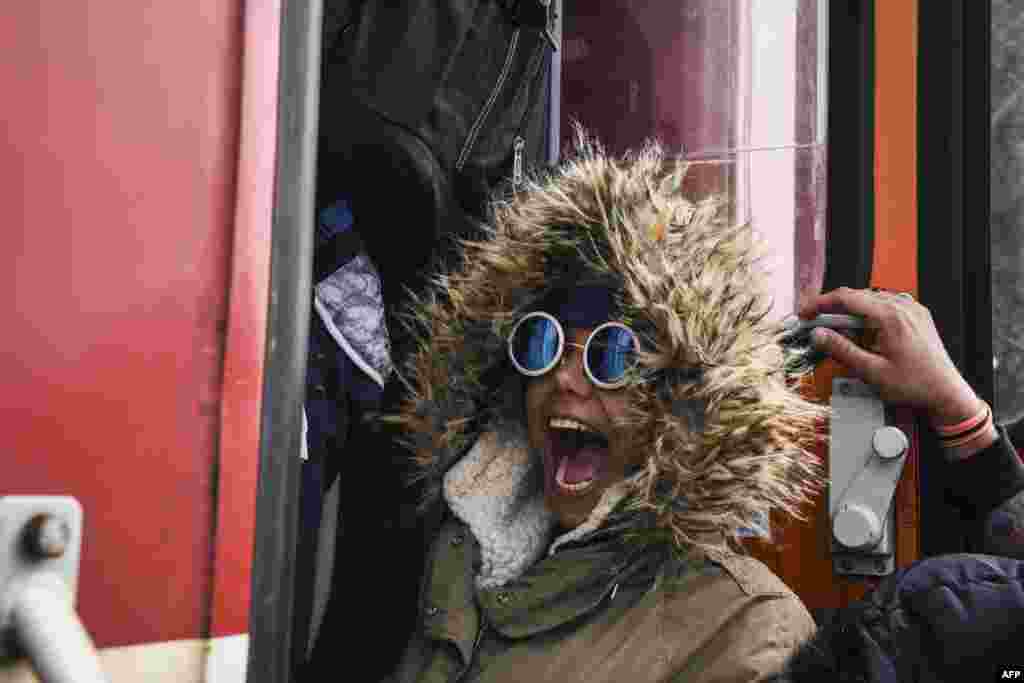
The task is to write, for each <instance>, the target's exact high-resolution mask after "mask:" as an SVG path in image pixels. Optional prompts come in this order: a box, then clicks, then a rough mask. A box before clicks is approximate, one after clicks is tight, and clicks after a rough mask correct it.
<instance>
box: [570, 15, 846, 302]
mask: <svg viewBox="0 0 1024 683" xmlns="http://www.w3.org/2000/svg"><path fill="white" fill-rule="evenodd" d="M827 4H828V3H827V1H826V0H683V1H682V2H675V3H665V2H662V1H661V0H646V1H641V0H630V1H629V2H626V1H625V0H604V1H602V2H600V3H596V2H585V1H583V0H566V2H565V7H564V10H565V18H564V23H563V32H564V33H563V40H564V49H563V52H562V60H563V63H562V104H561V111H562V117H563V122H562V131H563V140H562V143H563V147H564V146H565V145H566V144H567V143H568V141H569V140H568V137H569V135H570V134H571V127H570V126H569V125H568V123H569V121H571V120H573V119H575V120H579V121H580V122H582V123H583V124H584V125H585V126H586V127H587V128H589V129H590V130H592V131H593V132H595V133H597V135H598V136H599V137H600V139H601V140H602V141H603V142H604V143H605V144H606V145H607V146H608V147H609V148H611V149H612V150H615V151H617V152H622V151H625V150H626V149H629V148H633V147H636V146H639V145H640V144H641V143H642V142H643V140H644V139H646V138H648V137H651V136H657V137H658V138H660V139H661V140H662V142H664V143H665V144H666V146H667V147H668V148H669V149H671V150H675V151H677V152H682V153H683V154H685V156H686V157H687V158H689V159H691V160H693V161H694V164H695V165H694V166H693V168H692V171H691V175H690V177H689V179H688V182H689V183H690V184H691V186H692V187H693V189H695V190H697V191H700V192H718V193H724V194H726V195H727V196H729V197H730V198H731V199H732V201H733V211H734V212H735V214H736V216H735V217H736V218H737V219H738V220H750V221H752V222H753V225H754V227H755V228H756V229H758V230H760V231H761V232H762V233H763V234H765V235H766V237H767V238H768V239H769V241H770V243H771V244H772V246H773V249H772V253H773V257H774V261H773V262H772V263H771V264H770V266H771V267H772V272H773V277H774V279H775V287H774V289H775V313H776V315H777V316H778V317H782V316H784V315H787V314H789V313H790V312H792V310H793V308H794V306H795V303H796V300H797V297H798V296H799V293H800V292H801V291H804V290H812V291H819V290H820V288H821V284H822V280H823V277H824V270H825V262H824V256H825V248H824V247H825V198H826V186H825V180H826V165H825V162H826V144H825V121H826V108H825V105H826V92H825V77H826V73H827V72H826V66H827V65H826V63H825V55H826V52H827V50H826V45H827V43H826V38H827V36H826V27H827V24H828V22H827V16H826V15H825V11H826V8H827Z"/></svg>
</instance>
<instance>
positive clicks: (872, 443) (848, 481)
mask: <svg viewBox="0 0 1024 683" xmlns="http://www.w3.org/2000/svg"><path fill="white" fill-rule="evenodd" d="M908 449H909V440H908V439H907V436H906V435H905V434H904V433H903V432H902V431H901V430H900V429H899V428H897V427H892V426H888V425H886V423H885V405H884V404H883V403H882V399H881V398H880V397H879V396H878V394H877V393H876V392H875V390H874V389H873V388H872V387H871V386H869V385H867V384H865V383H864V382H860V381H858V380H854V379H848V378H838V379H835V380H833V382H832V428H831V435H830V442H829V482H830V483H829V519H830V524H831V527H832V563H833V567H834V569H835V572H836V573H837V574H863V575H872V576H884V575H886V574H890V573H892V571H893V570H894V568H895V557H894V549H895V521H894V515H893V508H892V501H893V495H894V494H895V492H896V485H897V484H898V483H899V480H900V476H901V474H902V472H903V466H904V463H905V462H906V459H907V452H908Z"/></svg>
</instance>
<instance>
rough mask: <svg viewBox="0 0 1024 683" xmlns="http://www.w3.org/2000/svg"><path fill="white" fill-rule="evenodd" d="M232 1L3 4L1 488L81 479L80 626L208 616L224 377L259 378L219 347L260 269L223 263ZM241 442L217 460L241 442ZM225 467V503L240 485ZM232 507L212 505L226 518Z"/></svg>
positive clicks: (164, 635) (180, 627)
mask: <svg viewBox="0 0 1024 683" xmlns="http://www.w3.org/2000/svg"><path fill="white" fill-rule="evenodd" d="M241 8H242V3H241V2H239V1H238V0H219V1H215V2H211V1H209V0H182V1H180V2H172V3H141V4H140V3H123V2H114V1H112V0H89V1H88V2H84V3H70V4H69V3H64V2H55V1H54V0H40V1H39V2H32V3H5V4H4V6H3V10H2V11H0V15H2V16H0V44H3V45H4V51H5V55H6V57H5V59H3V60H0V91H2V92H3V93H5V97H4V121H5V122H4V126H5V131H4V143H3V145H2V146H0V183H2V184H3V187H4V193H3V194H4V198H5V199H4V219H3V223H4V229H3V230H2V231H0V259H2V264H3V265H2V267H0V272H2V273H3V275H0V277H2V278H4V279H3V280H2V281H0V285H3V286H4V290H5V296H3V297H0V319H2V320H3V321H4V323H3V330H4V343H3V349H4V350H3V352H2V353H0V377H3V397H2V399H0V424H2V425H3V428H2V429H0V453H2V454H3V455H2V458H3V467H2V474H0V493H2V494H5V495H6V494H66V495H73V496H75V497H77V498H78V499H79V501H81V503H82V505H83V507H84V511H85V537H84V546H83V553H82V565H81V578H80V583H79V595H78V605H79V611H80V613H81V615H82V619H83V621H84V623H85V625H86V627H87V628H88V630H89V631H90V632H91V634H92V636H93V638H94V640H95V641H96V644H97V645H98V646H99V647H108V646H119V645H128V644H134V643H144V642H153V641H165V640H172V639H178V638H195V637H202V636H205V635H206V634H207V632H208V627H209V621H210V618H211V604H210V603H211V594H212V585H211V584H212V581H213V576H214V560H213V558H214V547H213V527H214V516H215V514H216V513H217V512H218V509H217V508H215V507H214V505H213V502H214V498H213V490H214V487H215V483H216V482H215V481H214V479H213V473H214V465H215V462H216V458H217V457H218V448H219V446H218V443H219V439H221V438H222V437H223V436H224V434H221V433H220V427H221V420H222V414H221V411H222V407H221V401H222V393H221V382H222V379H223V378H224V376H225V375H229V376H230V378H231V381H232V382H236V383H237V382H251V383H253V384H255V385H258V384H259V366H258V365H256V366H253V365H252V364H245V363H242V364H241V365H239V364H238V362H237V361H235V360H233V359H231V360H229V362H228V367H229V368H230V370H229V371H228V372H227V373H225V369H224V367H223V357H224V353H225V331H226V329H228V328H231V329H235V328H234V327H232V325H235V327H237V325H236V323H235V321H236V320H237V319H238V317H239V316H240V315H242V314H239V313H236V312H235V311H234V310H233V311H232V315H231V317H230V319H229V315H228V313H229V311H228V284H229V273H232V276H231V278H230V281H231V282H232V283H235V284H236V285H237V286H238V287H239V288H244V287H246V286H247V285H246V283H245V281H246V279H248V281H249V282H250V283H252V284H253V285H254V286H256V287H258V285H259V282H260V281H261V278H265V276H266V273H265V268H263V265H262V263H261V261H260V259H259V257H258V256H257V257H253V260H252V265H251V267H250V268H248V269H246V268H244V267H242V266H240V265H237V264H236V265H234V266H232V239H233V230H234V225H235V220H236V202H235V183H236V166H237V163H238V156H239V150H238V136H239V99H240V89H241V88H240V83H241V75H242V74H241V55H242V29H243V23H242V14H241ZM258 191H265V188H262V187H261V188H258ZM253 236H256V237H258V236H259V234H258V233H255V232H252V231H248V232H246V234H245V237H253ZM252 248H253V249H254V250H255V251H258V247H252ZM235 258H236V259H237V258H239V257H238V255H237V250H236V255H235ZM243 258H245V256H244V255H243ZM232 268H233V271H234V272H232ZM239 271H244V272H245V277H242V276H241V275H238V274H237V273H238V272H239ZM255 296H256V297H257V299H258V297H259V294H258V293H257V294H255ZM236 300H244V296H243V295H238V296H236V297H235V298H234V299H233V301H236ZM229 320H230V322H229ZM260 332H262V330H261V331H260ZM236 348H237V346H233V347H232V350H234V349H236ZM243 375H244V376H243ZM232 400H238V399H237V398H233V399H232ZM227 412H231V411H227ZM232 429H233V428H230V427H229V428H228V429H227V432H231V433H234V432H233V431H232ZM243 448H244V449H245V450H246V452H245V453H244V454H243V453H242V452H241V449H240V450H238V451H233V452H232V453H231V455H230V458H227V457H226V458H225V464H230V465H235V464H236V463H237V462H239V461H242V460H244V459H246V458H249V459H252V460H255V458H256V452H255V451H254V450H251V449H250V448H249V447H248V446H245V447H243ZM228 460H230V463H229V462H228ZM253 467H254V465H253ZM224 469H225V468H224V467H222V468H221V471H223V470H224ZM242 470H243V473H242V474H243V476H240V477H239V478H238V479H237V480H234V479H232V480H230V481H229V480H228V478H227V477H222V478H221V481H220V483H219V486H218V488H219V489H220V500H221V503H222V506H223V505H228V501H230V500H232V499H233V498H234V497H236V496H239V495H240V496H242V497H243V498H244V497H245V496H246V495H248V496H250V497H252V496H254V493H255V486H254V484H253V483H252V482H251V481H250V478H247V477H246V476H245V472H244V468H242ZM238 486H243V487H249V490H248V491H246V492H244V493H243V492H241V490H240V489H237V490H236V487H238ZM251 507H252V506H251V505H242V506H241V507H240V508H239V507H238V506H237V505H233V506H232V507H231V509H232V510H235V509H240V510H241V513H240V514H241V517H242V519H241V520H240V521H241V524H242V525H243V526H244V524H245V517H246V516H248V518H249V520H250V527H251V515H252V509H251ZM232 523H234V522H232ZM238 533H239V532H236V531H231V530H230V528H229V527H227V526H226V527H224V528H223V529H222V536H223V537H224V538H230V537H233V536H237V535H238ZM239 552H240V553H242V554H243V555H246V557H247V554H251V541H250V542H249V543H248V544H246V545H245V546H244V547H242V548H241V549H240V550H239ZM243 559H245V558H243ZM246 561H248V560H246ZM220 566H222V565H221V564H218V565H217V567H218V569H219V567H220ZM239 576H241V575H240V574H239ZM238 590H239V591H240V592H241V593H242V594H244V595H245V596H246V597H247V596H248V590H249V587H248V581H247V579H246V583H245V585H242V586H239V587H238ZM231 623H232V625H233V627H237V626H238V623H237V621H236V622H231Z"/></svg>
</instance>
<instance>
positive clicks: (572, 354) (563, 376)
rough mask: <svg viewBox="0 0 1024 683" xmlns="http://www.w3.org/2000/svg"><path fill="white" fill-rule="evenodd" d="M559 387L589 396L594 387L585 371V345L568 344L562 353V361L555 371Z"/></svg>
mask: <svg viewBox="0 0 1024 683" xmlns="http://www.w3.org/2000/svg"><path fill="white" fill-rule="evenodd" d="M555 378H556V379H557V381H558V386H559V387H560V388H561V389H564V390H566V391H571V392H573V393H575V394H579V395H581V396H587V395H589V394H590V392H591V391H592V390H593V386H592V385H591V384H590V381H589V380H588V379H587V376H586V373H585V372H584V370H583V345H582V344H576V343H574V342H567V343H566V345H565V350H564V351H563V352H562V359H561V360H560V361H559V363H558V367H557V368H556V369H555Z"/></svg>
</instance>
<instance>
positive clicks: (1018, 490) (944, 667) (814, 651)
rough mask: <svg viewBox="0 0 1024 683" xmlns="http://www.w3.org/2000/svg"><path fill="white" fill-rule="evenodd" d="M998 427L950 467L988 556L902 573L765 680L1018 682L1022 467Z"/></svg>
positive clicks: (927, 563)
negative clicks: (991, 438)
mask: <svg viewBox="0 0 1024 683" xmlns="http://www.w3.org/2000/svg"><path fill="white" fill-rule="evenodd" d="M999 431H1000V438H999V440H998V441H996V443H994V444H993V445H992V446H991V447H990V448H988V449H986V450H985V451H982V452H981V453H978V454H976V455H975V456H973V457H972V458H970V459H968V460H967V461H965V462H964V463H959V464H955V465H952V467H954V468H958V471H957V472H956V475H957V481H959V482H960V484H959V488H958V497H960V498H961V500H962V501H963V502H964V504H965V506H966V507H967V510H966V513H967V515H968V516H969V517H972V518H974V519H976V520H979V524H978V527H977V534H978V538H977V539H975V541H976V542H978V543H979V548H980V549H981V551H982V552H983V553H987V554H960V555H944V556H937V557H931V558H928V559H925V560H921V561H919V562H917V563H915V564H913V565H911V566H910V567H907V568H905V569H902V570H899V571H898V572H896V573H895V574H893V575H892V576H890V577H888V578H887V579H886V580H885V581H883V582H882V583H881V584H880V585H879V587H878V588H876V589H875V590H874V591H872V592H871V593H870V594H868V595H867V596H866V597H865V598H864V599H863V600H861V601H859V602H857V603H854V604H853V605H851V606H850V607H849V608H846V609H844V610H841V612H840V614H839V616H838V617H837V618H836V619H835V620H834V621H832V622H831V623H828V624H826V625H823V626H822V627H821V628H820V630H819V631H818V633H817V634H816V635H815V636H814V638H813V639H812V640H811V641H809V642H807V643H806V644H804V646H803V647H802V648H801V649H800V650H799V651H797V653H796V654H794V655H793V657H792V658H790V660H789V662H787V665H786V668H785V670H784V671H783V672H782V673H780V674H778V675H777V676H775V677H773V678H771V679H769V680H770V681H773V682H774V683H788V682H793V683H802V682H803V681H840V682H845V681H849V682H854V681H856V682H861V681H865V682H871V683H897V682H900V683H903V682H910V681H913V682H914V683H917V682H918V681H920V682H922V683H924V682H925V681H928V682H933V681H940V682H941V681H949V682H950V683H953V682H961V681H998V680H1024V673H1019V674H1016V676H1014V673H1013V672H1015V671H1020V672H1024V464H1022V462H1021V460H1020V459H1019V457H1018V455H1017V453H1016V452H1015V450H1014V448H1013V445H1012V444H1011V442H1010V440H1009V436H1008V435H1007V433H1006V431H1005V430H1003V429H1000V430H999ZM1004 672H1007V673H1005V674H1004Z"/></svg>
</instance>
